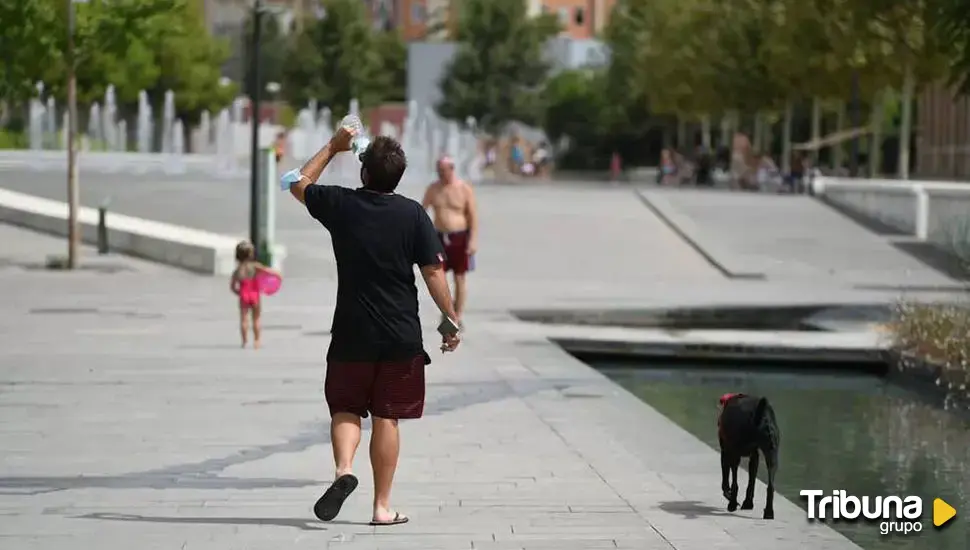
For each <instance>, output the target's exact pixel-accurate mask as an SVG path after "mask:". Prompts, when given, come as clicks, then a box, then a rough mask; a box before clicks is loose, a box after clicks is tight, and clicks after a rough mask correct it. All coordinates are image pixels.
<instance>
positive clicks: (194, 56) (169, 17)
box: [146, 0, 237, 124]
mask: <svg viewBox="0 0 970 550" xmlns="http://www.w3.org/2000/svg"><path fill="white" fill-rule="evenodd" d="M202 10H203V8H202V0H179V1H178V4H177V9H174V10H172V11H170V12H168V13H167V14H166V15H165V17H163V18H162V19H159V20H158V21H157V22H158V23H159V24H160V25H163V26H162V28H160V29H158V31H159V32H158V33H157V34H154V35H152V39H153V40H152V41H151V42H150V43H148V44H146V46H147V47H148V48H149V49H150V50H151V51H153V52H154V53H155V62H156V64H157V67H158V71H159V74H158V78H157V80H156V81H155V83H154V85H153V86H150V87H149V88H148V90H149V93H150V95H151V98H152V101H153V102H155V103H156V104H157V105H158V104H160V103H161V102H162V101H163V99H164V95H165V92H166V91H168V90H172V92H174V93H175V109H176V113H177V115H178V116H179V117H180V118H182V119H183V120H184V121H185V122H186V123H190V124H194V123H195V122H197V121H198V120H199V117H200V115H201V114H202V112H203V111H209V112H214V111H218V110H219V109H222V108H224V107H226V106H227V105H229V103H230V102H231V101H232V99H233V98H234V97H235V95H236V93H237V88H236V87H235V86H232V85H228V86H224V85H222V83H221V78H222V72H221V67H222V64H223V63H224V62H225V60H226V59H227V58H228V56H229V47H228V44H227V43H226V42H224V41H221V40H218V39H216V38H214V37H212V35H210V34H209V32H208V30H207V29H206V28H205V20H204V15H203V14H204V12H203V11H202Z"/></svg>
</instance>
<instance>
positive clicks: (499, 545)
mask: <svg viewBox="0 0 970 550" xmlns="http://www.w3.org/2000/svg"><path fill="white" fill-rule="evenodd" d="M638 542H639V543H640V544H641V546H638V547H637V548H642V549H643V550H654V549H653V548H651V547H650V546H648V545H646V544H644V541H642V540H641V541H638ZM473 544H474V546H473V548H474V550H559V549H560V548H563V549H566V550H570V549H573V548H575V549H586V548H588V549H589V550H616V547H617V546H616V541H615V540H612V539H585V540H584V539H581V538H580V539H562V538H559V539H556V538H549V539H529V540H502V541H477V540H476V541H473ZM664 548H665V550H669V548H670V547H669V546H667V547H664Z"/></svg>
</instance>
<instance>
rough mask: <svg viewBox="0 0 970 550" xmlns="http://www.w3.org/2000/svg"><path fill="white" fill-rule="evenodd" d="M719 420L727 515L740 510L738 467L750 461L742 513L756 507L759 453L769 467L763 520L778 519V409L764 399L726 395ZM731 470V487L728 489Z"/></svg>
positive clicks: (722, 479) (722, 483)
mask: <svg viewBox="0 0 970 550" xmlns="http://www.w3.org/2000/svg"><path fill="white" fill-rule="evenodd" d="M720 402H721V407H720V411H719V413H718V417H717V438H718V441H719V442H720V444H721V491H722V492H723V493H724V498H726V499H727V501H728V508H727V509H728V512H733V511H735V510H737V509H738V466H739V465H740V464H741V459H742V458H744V457H749V460H748V488H747V490H746V491H745V492H744V502H742V503H741V509H742V510H751V509H753V508H754V482H755V479H757V476H758V451H761V453H762V454H764V455H765V465H766V466H767V467H768V494H767V496H766V497H765V513H764V519H775V509H774V506H773V504H774V500H775V471H776V470H777V469H778V445H779V443H780V441H781V432H780V430H779V429H778V423H777V422H776V421H775V410H774V409H772V408H771V405H770V404H769V403H768V400H767V399H766V398H764V397H760V398H759V397H755V396H752V395H744V394H743V393H727V394H724V395H723V396H721V399H720ZM728 470H730V472H731V485H730V486H728Z"/></svg>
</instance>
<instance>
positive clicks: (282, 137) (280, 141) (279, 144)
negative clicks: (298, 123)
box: [273, 132, 286, 166]
mask: <svg viewBox="0 0 970 550" xmlns="http://www.w3.org/2000/svg"><path fill="white" fill-rule="evenodd" d="M273 152H274V153H275V155H276V165H277V166H279V164H280V163H281V162H283V159H284V158H285V157H286V132H280V133H278V134H276V141H275V142H273Z"/></svg>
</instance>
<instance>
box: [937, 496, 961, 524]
mask: <svg viewBox="0 0 970 550" xmlns="http://www.w3.org/2000/svg"><path fill="white" fill-rule="evenodd" d="M955 515H957V511H956V509H955V508H954V507H953V506H950V505H949V504H947V503H946V502H943V499H942V498H937V499H934V500H933V526H934V527H941V526H942V525H943V524H945V523H946V522H948V521H950V520H951V519H953V516H955Z"/></svg>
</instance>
